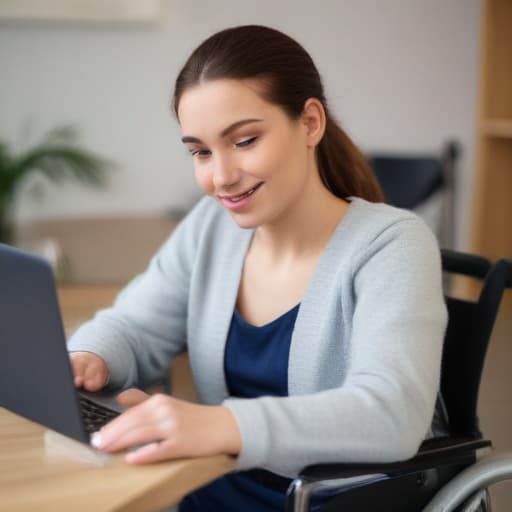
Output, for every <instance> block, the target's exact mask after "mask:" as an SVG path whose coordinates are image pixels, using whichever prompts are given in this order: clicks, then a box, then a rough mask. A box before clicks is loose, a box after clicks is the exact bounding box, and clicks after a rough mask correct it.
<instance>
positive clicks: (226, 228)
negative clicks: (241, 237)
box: [177, 196, 241, 238]
mask: <svg viewBox="0 0 512 512" xmlns="http://www.w3.org/2000/svg"><path fill="white" fill-rule="evenodd" d="M177 231H178V232H179V231H184V232H186V233H188V234H189V235H192V234H193V235H194V237H201V238H202V237H204V236H207V235H208V234H212V232H214V233H217V234H219V233H222V234H223V235H226V236H228V235H229V234H230V233H233V234H236V233H237V232H239V231H241V228H240V227H239V226H238V225H237V224H236V223H235V221H234V220H233V219H232V218H231V216H230V215H229V213H228V212H227V211H226V210H225V209H224V208H223V207H222V206H221V205H220V204H219V203H218V202H217V201H216V200H215V199H213V198H211V197H209V196H204V197H203V198H202V199H200V200H199V201H198V202H197V204H196V205H195V206H193V207H192V209H191V210H190V211H189V212H188V214H187V215H186V216H185V217H184V218H183V220H182V221H181V222H180V223H179V224H178V227H177Z"/></svg>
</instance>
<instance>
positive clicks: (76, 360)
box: [69, 352, 109, 391]
mask: <svg viewBox="0 0 512 512" xmlns="http://www.w3.org/2000/svg"><path fill="white" fill-rule="evenodd" d="M69 358H70V359H71V367H72V368H73V374H74V376H75V386H76V387H77V388H83V389H85V390H86V391H99V390H100V389H101V388H103V387H104V386H105V385H106V384H107V382H108V378H109V371H108V366H107V363H105V361H104V360H103V359H102V358H101V357H100V356H97V355H96V354H93V353H92V352H71V353H70V354H69Z"/></svg>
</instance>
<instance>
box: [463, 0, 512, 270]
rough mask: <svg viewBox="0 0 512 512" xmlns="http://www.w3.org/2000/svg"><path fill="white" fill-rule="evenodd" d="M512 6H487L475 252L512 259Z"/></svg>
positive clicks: (488, 0) (504, 2) (493, 2)
mask: <svg viewBox="0 0 512 512" xmlns="http://www.w3.org/2000/svg"><path fill="white" fill-rule="evenodd" d="M511 27H512V0H482V26H481V39H480V40H481V55H480V91H479V108H478V122H477V130H476V158H477V160H476V172H475V182H474V183H475V184H474V203H473V219H472V221H473V222H472V228H473V233H472V247H471V250H472V251H473V252H476V253H478V254H481V255H483V256H486V257H488V258H490V259H492V260H495V259H498V258H512V229H511V227H510V223H511V221H512V197H511V196H512V30H511Z"/></svg>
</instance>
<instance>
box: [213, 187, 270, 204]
mask: <svg viewBox="0 0 512 512" xmlns="http://www.w3.org/2000/svg"><path fill="white" fill-rule="evenodd" d="M261 185H263V183H258V184H257V185H256V186H255V187H253V188H251V189H250V190H248V191H247V192H244V193H243V194H240V195H239V196H231V197H226V196H224V197H222V196H221V198H222V199H227V200H228V201H231V202H233V203H238V202H239V201H242V200H243V199H245V198H246V197H249V196H250V195H252V194H254V192H256V190H258V189H259V188H260V187H261Z"/></svg>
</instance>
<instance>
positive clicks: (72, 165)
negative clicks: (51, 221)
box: [0, 126, 111, 243]
mask: <svg viewBox="0 0 512 512" xmlns="http://www.w3.org/2000/svg"><path fill="white" fill-rule="evenodd" d="M76 141H77V132H76V129H75V128H73V127H71V126H63V127H58V128H55V129H53V130H51V131H49V132H48V133H47V134H46V135H45V136H44V137H43V139H42V140H41V142H40V143H38V144H36V145H34V146H31V147H29V148H27V149H25V150H23V151H22V152H19V153H17V154H16V153H15V152H14V150H13V149H12V148H11V147H10V146H9V145H8V144H7V143H6V142H5V141H2V140H0V242H1V243H12V241H13V236H14V227H13V222H14V221H13V211H12V210H13V206H14V199H15V196H16V193H17V191H18V188H19V186H20V184H21V183H22V182H23V181H24V180H25V179H26V178H27V177H28V176H29V175H32V174H34V173H36V172H39V173H41V174H42V175H44V176H45V177H46V178H48V179H49V180H51V181H53V182H61V181H64V180H66V179H74V180H78V181H80V182H82V183H84V184H86V185H90V186H101V185H103V184H104V182H105V175H106V171H107V170H108V169H109V168H110V167H111V163H110V162H109V161H107V160H105V159H103V158H101V157H99V156H97V155H95V154H93V153H91V152H89V151H87V150H84V149H82V148H80V147H79V146H78V144H77V142H76Z"/></svg>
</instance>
